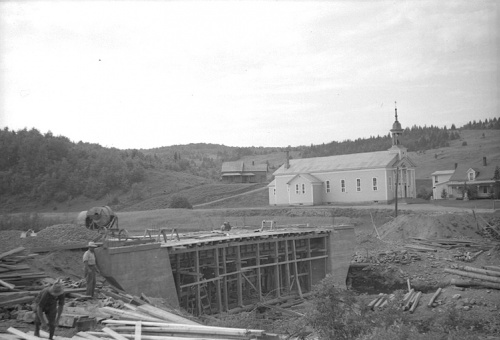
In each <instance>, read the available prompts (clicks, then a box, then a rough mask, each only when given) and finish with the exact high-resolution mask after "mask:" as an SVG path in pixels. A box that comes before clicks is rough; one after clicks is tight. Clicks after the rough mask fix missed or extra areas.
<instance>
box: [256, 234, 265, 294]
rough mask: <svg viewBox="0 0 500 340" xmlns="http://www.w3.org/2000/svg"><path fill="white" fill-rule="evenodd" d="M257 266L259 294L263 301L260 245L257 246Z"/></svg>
mask: <svg viewBox="0 0 500 340" xmlns="http://www.w3.org/2000/svg"><path fill="white" fill-rule="evenodd" d="M256 252H257V253H256V254H255V258H256V264H257V294H259V300H260V301H262V300H263V299H264V298H263V297H262V280H261V275H262V273H261V267H260V243H257V244H256Z"/></svg>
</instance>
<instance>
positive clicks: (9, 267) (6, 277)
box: [0, 247, 47, 308]
mask: <svg viewBox="0 0 500 340" xmlns="http://www.w3.org/2000/svg"><path fill="white" fill-rule="evenodd" d="M24 253H25V248H24V247H17V248H15V249H12V250H10V251H7V252H5V253H2V254H0V308H2V307H7V306H11V305H16V304H20V303H28V302H31V301H32V300H33V298H34V297H33V296H32V294H29V293H28V292H26V291H29V290H38V287H37V285H36V284H35V283H36V282H37V281H38V280H40V279H43V278H46V277H47V275H45V273H43V272H34V271H32V270H31V269H30V267H29V266H28V265H26V264H23V263H22V262H23V261H24V260H25V259H27V258H30V257H31V256H33V255H26V254H24Z"/></svg>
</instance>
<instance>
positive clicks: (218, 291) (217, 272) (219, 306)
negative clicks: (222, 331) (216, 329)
mask: <svg viewBox="0 0 500 340" xmlns="http://www.w3.org/2000/svg"><path fill="white" fill-rule="evenodd" d="M213 251H214V260H215V277H219V275H220V268H219V265H220V264H219V249H218V248H215V249H214V250H213ZM215 284H216V286H215V293H216V295H217V296H216V298H217V310H218V312H219V313H222V292H221V286H220V285H221V282H220V281H217V282H216V283H215Z"/></svg>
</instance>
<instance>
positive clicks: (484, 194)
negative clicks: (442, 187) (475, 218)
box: [448, 157, 498, 198]
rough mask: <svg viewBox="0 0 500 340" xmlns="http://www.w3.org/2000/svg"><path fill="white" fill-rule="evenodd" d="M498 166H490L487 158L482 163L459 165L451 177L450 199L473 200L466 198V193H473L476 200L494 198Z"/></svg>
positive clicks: (449, 185)
mask: <svg viewBox="0 0 500 340" xmlns="http://www.w3.org/2000/svg"><path fill="white" fill-rule="evenodd" d="M497 166H498V164H488V162H487V158H486V157H483V160H482V162H480V161H479V162H477V163H472V164H471V163H469V164H459V165H458V166H457V168H456V169H455V171H454V172H453V175H452V176H451V177H450V180H449V183H448V192H449V195H448V197H450V198H453V197H455V198H471V197H465V195H464V192H466V191H467V192H469V191H473V192H474V195H475V196H476V198H493V197H494V194H495V183H496V181H495V179H494V177H495V169H496V167H497ZM465 189H467V190H465Z"/></svg>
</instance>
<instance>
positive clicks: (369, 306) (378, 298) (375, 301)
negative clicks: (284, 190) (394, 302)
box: [368, 293, 383, 309]
mask: <svg viewBox="0 0 500 340" xmlns="http://www.w3.org/2000/svg"><path fill="white" fill-rule="evenodd" d="M382 295H383V294H382V293H380V294H379V296H377V297H376V298H375V299H373V300H372V301H371V302H370V303H369V304H368V308H370V309H373V307H374V306H375V304H376V303H377V302H378V300H380V299H381V298H382Z"/></svg>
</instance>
